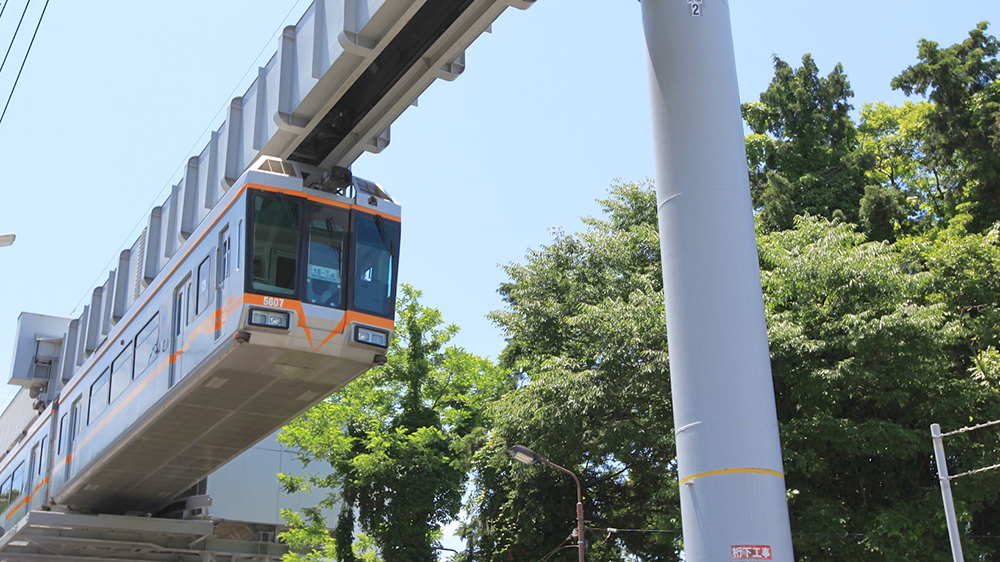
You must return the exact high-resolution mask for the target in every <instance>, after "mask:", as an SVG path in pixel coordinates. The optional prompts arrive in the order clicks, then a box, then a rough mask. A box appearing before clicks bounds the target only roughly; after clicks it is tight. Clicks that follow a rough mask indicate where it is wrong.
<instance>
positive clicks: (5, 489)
mask: <svg viewBox="0 0 1000 562" xmlns="http://www.w3.org/2000/svg"><path fill="white" fill-rule="evenodd" d="M13 481H14V480H13V479H12V478H11V477H10V476H8V477H7V478H5V479H4V481H3V484H0V513H3V512H4V511H7V507H8V506H9V505H10V486H11V483H12V482H13Z"/></svg>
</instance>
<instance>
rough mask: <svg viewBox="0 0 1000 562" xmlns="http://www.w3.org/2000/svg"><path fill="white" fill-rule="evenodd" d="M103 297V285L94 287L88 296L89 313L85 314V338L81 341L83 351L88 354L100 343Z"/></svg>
mask: <svg viewBox="0 0 1000 562" xmlns="http://www.w3.org/2000/svg"><path fill="white" fill-rule="evenodd" d="M103 299H104V287H98V288H96V289H94V292H93V293H92V294H91V296H90V308H89V309H88V310H89V312H90V314H89V315H88V316H87V338H86V339H85V340H84V343H83V353H84V355H85V356H88V357H89V356H90V354H91V353H93V352H94V351H96V350H97V346H98V345H100V344H101V341H102V336H101V303H102V301H103Z"/></svg>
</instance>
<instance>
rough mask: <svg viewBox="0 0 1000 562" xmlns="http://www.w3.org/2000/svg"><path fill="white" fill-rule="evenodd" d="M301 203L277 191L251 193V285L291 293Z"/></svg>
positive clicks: (293, 280) (287, 294)
mask: <svg viewBox="0 0 1000 562" xmlns="http://www.w3.org/2000/svg"><path fill="white" fill-rule="evenodd" d="M301 210H302V208H301V205H300V204H299V203H297V202H295V201H293V200H290V199H289V198H287V197H284V196H283V195H281V194H277V195H274V194H270V193H260V194H257V195H256V196H255V197H254V204H253V225H252V229H253V232H252V234H251V239H252V246H251V247H252V250H251V251H252V252H253V253H252V256H253V262H252V263H253V270H252V285H253V289H254V290H255V291H261V292H264V293H271V294H275V295H282V296H290V295H294V294H295V282H296V275H295V272H296V265H297V256H298V241H299V223H300V215H301Z"/></svg>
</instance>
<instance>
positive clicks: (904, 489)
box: [464, 184, 1000, 562]
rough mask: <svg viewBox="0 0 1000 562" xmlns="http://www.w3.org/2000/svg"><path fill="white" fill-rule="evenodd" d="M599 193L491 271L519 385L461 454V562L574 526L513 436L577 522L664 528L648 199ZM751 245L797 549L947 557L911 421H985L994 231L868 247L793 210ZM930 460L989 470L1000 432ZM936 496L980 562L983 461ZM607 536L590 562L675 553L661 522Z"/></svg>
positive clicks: (926, 452) (923, 443) (658, 343)
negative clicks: (512, 454) (518, 452)
mask: <svg viewBox="0 0 1000 562" xmlns="http://www.w3.org/2000/svg"><path fill="white" fill-rule="evenodd" d="M602 204H603V211H604V214H603V215H602V217H601V218H599V219H595V218H590V219H587V220H586V221H585V222H586V224H587V227H588V228H587V230H586V231H585V232H579V233H576V234H573V235H567V234H565V233H563V232H562V231H556V232H555V234H554V239H553V241H552V242H551V243H550V244H549V245H546V246H543V247H541V248H540V249H538V250H533V251H531V252H529V254H528V255H527V257H526V260H525V263H524V264H511V265H509V266H507V268H506V270H507V273H508V275H509V276H510V282H509V283H507V284H504V285H503V286H502V288H501V293H502V294H503V295H504V298H505V300H506V306H505V308H504V310H502V311H499V312H497V313H495V314H494V315H493V318H494V319H495V321H496V322H497V323H498V324H499V325H500V326H501V327H502V328H503V329H504V332H505V337H506V339H507V342H508V346H507V349H506V350H505V351H504V354H503V355H502V359H503V361H504V363H505V365H506V366H508V367H510V368H512V369H514V370H515V371H516V372H517V373H519V375H520V381H519V383H518V387H517V388H516V389H514V390H512V391H510V392H508V393H507V394H505V395H504V396H503V398H502V399H501V400H499V401H498V402H497V403H496V405H495V406H494V407H493V408H492V410H491V416H492V418H493V421H492V422H491V423H492V424H493V425H492V427H493V429H492V430H491V434H490V439H489V442H488V444H487V446H486V447H485V448H484V449H483V450H482V451H480V453H479V454H478V455H477V457H476V463H475V482H474V490H475V492H474V494H472V501H471V505H470V509H469V512H470V521H469V522H468V523H467V524H466V525H465V528H464V533H465V535H466V536H467V537H468V538H470V540H471V545H472V551H471V557H470V558H469V559H470V560H478V561H491V562H492V561H497V562H499V561H505V560H521V559H529V558H531V557H540V556H542V555H543V554H545V553H546V552H548V551H550V550H552V549H553V548H554V547H556V546H558V545H560V544H562V543H561V541H563V540H564V537H566V536H567V535H568V534H569V531H570V529H572V527H573V516H574V513H573V509H572V506H573V498H574V490H573V484H572V482H571V481H570V480H569V479H567V478H565V477H564V476H563V475H561V474H560V473H558V472H554V471H551V470H548V469H545V468H544V467H524V466H522V465H519V464H514V463H513V462H512V461H511V460H510V459H509V458H507V457H506V455H505V454H504V450H505V449H506V448H507V447H509V446H510V445H512V444H515V443H519V444H524V445H527V446H529V447H531V448H533V449H534V450H536V451H538V452H539V453H542V454H544V455H546V456H548V457H549V458H551V459H552V460H553V462H556V463H558V464H561V465H563V466H567V467H569V468H571V469H573V470H575V471H576V472H577V473H578V474H580V476H581V480H582V481H583V483H584V487H585V497H584V503H585V505H586V509H587V517H588V519H589V520H591V521H592V523H591V526H593V527H598V528H606V527H616V528H634V529H660V530H675V529H679V528H680V525H679V512H678V505H677V501H678V500H677V488H676V486H677V484H676V470H675V466H674V462H673V456H674V440H673V431H672V420H671V418H670V411H671V408H670V402H669V400H670V396H669V387H668V369H667V361H666V354H665V352H664V350H665V349H666V338H665V332H664V328H663V315H662V311H661V307H662V285H661V284H660V269H659V260H658V252H657V248H658V246H657V230H656V228H657V227H656V224H657V221H656V215H655V209H656V207H655V199H654V196H653V193H652V191H651V189H650V188H649V186H648V185H640V184H625V185H615V186H614V187H613V188H612V190H611V197H610V198H609V200H607V201H604V202H602ZM762 232H763V228H762ZM758 251H759V255H760V262H761V268H762V281H763V288H764V300H765V306H766V313H767V320H768V328H769V338H770V343H771V357H772V367H773V373H774V380H775V390H776V393H777V405H778V417H779V422H780V428H781V436H782V441H783V444H784V454H785V468H786V473H787V478H786V483H787V486H788V489H789V507H790V513H791V517H792V530H793V538H794V541H795V548H796V555H797V558H798V559H800V560H819V559H822V560H844V561H847V560H872V561H885V562H895V561H897V560H898V561H902V560H907V559H910V558H912V557H913V556H914V553H918V552H919V553H920V554H919V556H920V557H921V558H927V559H931V558H935V557H936V558H944V557H946V556H947V548H948V547H947V541H946V539H945V527H944V521H943V513H942V510H941V503H940V502H941V500H940V492H939V488H938V483H937V479H936V469H935V466H934V463H933V455H932V450H931V441H930V435H929V425H930V424H931V423H934V422H937V423H940V424H941V425H942V426H943V427H945V428H947V429H957V428H959V427H962V426H964V425H969V424H973V423H979V422H983V421H987V420H991V419H1000V341H998V338H1000V315H998V314H997V311H998V310H1000V307H998V303H1000V282H998V281H997V276H996V275H995V272H996V270H997V268H998V267H1000V230H998V231H990V232H989V233H986V234H969V233H968V232H965V231H963V230H961V228H960V226H959V225H955V226H953V227H952V228H951V230H949V231H947V232H943V231H934V230H932V231H931V233H930V234H929V235H924V236H919V237H917V236H910V237H903V238H901V239H900V240H899V241H898V242H895V243H888V242H872V241H869V239H868V237H867V236H866V235H865V234H861V233H859V232H857V231H856V227H855V226H854V225H852V224H850V223H845V222H842V221H831V220H828V219H824V218H820V217H815V216H813V217H804V218H799V219H797V220H796V222H795V224H794V225H793V227H792V228H791V229H788V230H784V231H774V232H770V233H766V234H761V235H760V238H759V243H758ZM948 451H949V463H950V466H951V467H952V469H953V470H954V471H956V472H957V471H965V470H970V469H974V468H978V467H983V466H988V465H992V464H997V463H998V462H1000V435H992V434H988V433H987V434H985V435H978V436H977V435H974V434H967V435H966V434H963V435H962V436H958V437H955V438H953V439H951V440H949V443H948ZM955 495H956V499H957V502H958V508H959V516H960V519H961V521H962V524H963V529H964V531H965V535H964V537H963V542H964V544H965V545H966V551H967V552H968V553H969V555H970V556H974V557H976V559H978V560H984V561H988V560H995V559H996V558H995V556H996V551H995V549H996V546H997V542H996V541H997V540H998V538H1000V537H998V535H997V532H996V529H997V528H1000V527H997V523H998V521H1000V500H998V495H1000V471H994V472H992V473H984V474H982V475H976V476H975V477H970V478H967V479H963V480H960V481H957V482H956V483H955ZM605 536H607V535H603V534H602V535H598V534H596V533H595V534H593V535H592V536H590V537H589V539H590V541H591V544H593V545H594V551H593V552H594V553H593V558H594V559H599V560H612V561H614V560H626V559H630V558H629V557H630V556H631V557H633V558H631V559H635V558H638V559H641V560H678V559H679V557H680V554H679V553H680V549H681V547H682V545H681V544H680V542H679V539H680V537H679V536H678V535H676V534H667V533H664V534H638V533H637V534H632V535H630V534H626V533H621V534H615V535H610V537H609V538H607V540H605ZM557 556H562V558H561V559H563V560H569V559H572V557H573V556H575V552H572V550H570V551H567V552H563V553H560V554H558V555H557ZM553 559H559V558H555V557H554V558H553Z"/></svg>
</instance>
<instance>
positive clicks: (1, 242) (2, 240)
mask: <svg viewBox="0 0 1000 562" xmlns="http://www.w3.org/2000/svg"><path fill="white" fill-rule="evenodd" d="M16 238H17V235H16V234H14V233H13V232H11V233H10V234H0V248H3V247H4V246H10V245H11V244H13V243H14V239H16Z"/></svg>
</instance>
